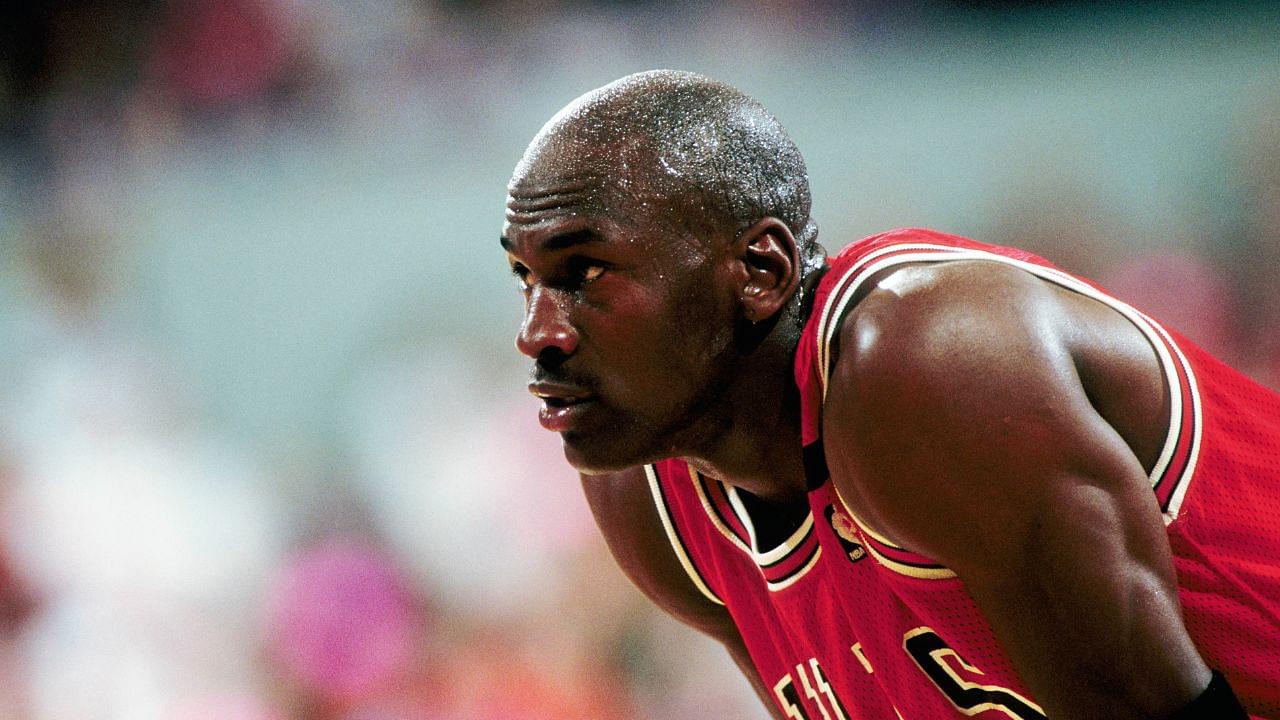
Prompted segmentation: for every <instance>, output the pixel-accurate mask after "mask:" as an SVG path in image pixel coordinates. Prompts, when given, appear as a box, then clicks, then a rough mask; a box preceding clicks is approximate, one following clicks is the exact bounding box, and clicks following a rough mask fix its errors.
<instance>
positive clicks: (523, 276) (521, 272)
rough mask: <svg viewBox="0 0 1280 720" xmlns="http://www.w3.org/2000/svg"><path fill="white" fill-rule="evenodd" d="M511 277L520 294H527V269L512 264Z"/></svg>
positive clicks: (518, 264)
mask: <svg viewBox="0 0 1280 720" xmlns="http://www.w3.org/2000/svg"><path fill="white" fill-rule="evenodd" d="M511 276H512V277H514V278H515V279H516V286H517V287H519V288H520V292H529V268H527V267H525V266H523V265H521V264H520V263H512V265H511Z"/></svg>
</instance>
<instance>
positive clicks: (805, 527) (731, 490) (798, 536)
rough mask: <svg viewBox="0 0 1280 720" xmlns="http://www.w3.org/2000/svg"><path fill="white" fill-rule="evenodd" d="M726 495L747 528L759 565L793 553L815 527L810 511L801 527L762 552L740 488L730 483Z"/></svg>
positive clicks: (768, 563)
mask: <svg viewBox="0 0 1280 720" xmlns="http://www.w3.org/2000/svg"><path fill="white" fill-rule="evenodd" d="M725 495H727V496H728V497H729V504H730V505H732V506H733V509H734V514H735V515H737V516H738V521H739V522H741V523H742V525H743V527H745V528H746V529H747V537H748V538H750V540H751V557H752V559H754V560H755V561H756V564H757V565H772V564H774V563H776V562H777V561H779V560H781V559H782V558H784V557H786V556H788V555H790V554H791V552H792V551H793V550H795V549H796V548H797V547H799V545H800V543H802V542H804V539H805V538H806V537H808V536H809V531H810V530H811V529H812V528H813V512H812V511H810V512H809V514H808V515H806V516H805V518H804V522H802V523H800V527H798V528H796V529H795V531H794V532H792V533H791V535H790V536H789V537H788V538H787V539H786V540H783V541H782V542H781V543H779V544H778V545H777V547H773V548H770V549H769V550H766V551H764V552H760V542H759V541H758V540H756V528H755V526H754V525H752V523H751V514H750V513H748V512H747V507H746V505H744V504H743V503H742V498H741V497H740V496H739V495H738V488H737V487H735V486H733V485H729V486H726V487H725Z"/></svg>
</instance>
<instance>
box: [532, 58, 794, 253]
mask: <svg viewBox="0 0 1280 720" xmlns="http://www.w3.org/2000/svg"><path fill="white" fill-rule="evenodd" d="M556 182H565V183H569V184H581V183H584V182H585V183H588V184H590V185H592V186H593V187H595V188H596V190H595V192H597V193H598V194H599V195H600V198H599V200H600V204H601V205H602V206H604V207H608V208H616V207H618V202H617V201H619V200H621V201H624V202H626V201H631V202H630V203H628V204H631V205H634V204H635V201H639V202H640V203H642V204H643V203H645V202H649V201H653V202H655V203H658V204H660V205H663V206H667V207H669V208H671V209H673V210H678V211H679V214H681V215H683V217H680V218H670V219H674V220H678V221H679V222H681V223H683V224H685V225H686V226H691V225H692V226H697V227H706V226H711V227H722V228H723V229H725V230H726V231H733V230H737V229H741V228H745V227H747V226H749V225H751V224H752V223H754V222H756V221H757V220H760V219H761V218H764V217H776V218H778V219H779V220H782V221H783V222H784V223H786V225H787V226H788V227H789V228H790V229H791V232H792V234H794V235H795V237H796V240H797V243H798V244H799V245H800V248H801V253H802V255H803V256H806V257H807V256H809V255H811V254H813V253H814V252H815V248H816V239H817V228H816V226H815V225H814V223H813V222H812V221H811V219H810V217H809V210H810V196H809V181H808V175H807V173H806V170H805V165H804V159H803V158H802V157H801V156H800V152H799V150H798V149H797V148H796V146H795V144H794V143H793V142H792V141H791V139H790V138H789V137H787V134H786V132H785V131H784V130H783V129H782V126H781V125H780V124H779V123H778V121H777V120H776V119H775V118H774V117H773V116H772V115H770V114H769V112H768V111H767V110H765V109H764V107H763V106H762V105H761V104H760V103H758V102H756V101H755V100H753V99H752V98H750V97H748V96H747V95H745V94H743V93H742V92H741V91H739V90H737V89H735V88H733V87H730V86H728V85H725V84H723V83H720V82H717V81H715V80H712V79H710V78H706V77H703V76H701V75H695V74H692V73H685V72H676V71H670V70H655V71H650V72H644V73H637V74H635V75H628V76H627V77H624V78H622V79H620V80H616V81H614V82H612V83H610V84H608V85H605V86H604V87H601V88H598V89H596V90H593V91H591V92H589V93H587V94H585V95H583V96H581V97H579V98H578V99H576V100H574V101H573V102H571V103H570V104H569V105H567V106H566V107H565V108H564V109H562V110H561V111H560V112H558V113H557V114H556V115H555V116H554V117H552V118H551V120H549V121H548V122H547V124H546V125H544V126H543V128H542V130H540V131H539V132H538V134H537V136H536V137H535V138H534V139H533V142H532V143H530V145H529V148H528V149H527V150H526V151H525V154H524V157H523V158H521V160H520V163H519V164H518V165H517V166H516V170H515V174H514V175H513V177H512V180H511V185H510V188H509V189H510V192H511V194H512V197H520V196H521V194H522V193H523V192H524V191H525V190H526V188H538V191H537V192H538V194H540V195H545V194H546V188H547V187H548V185H549V184H551V185H554V184H555V183H556Z"/></svg>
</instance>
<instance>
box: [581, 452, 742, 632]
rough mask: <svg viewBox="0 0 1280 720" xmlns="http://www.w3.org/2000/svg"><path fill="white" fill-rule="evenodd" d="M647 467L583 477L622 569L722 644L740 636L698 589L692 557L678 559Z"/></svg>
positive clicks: (661, 602)
mask: <svg viewBox="0 0 1280 720" xmlns="http://www.w3.org/2000/svg"><path fill="white" fill-rule="evenodd" d="M652 480H653V478H651V476H650V474H649V472H648V471H647V470H646V468H645V467H644V466H639V467H634V468H629V469H627V470H623V471H620V472H615V473H607V474H603V475H583V476H582V489H583V492H584V493H585V494H586V497H587V503H588V505H589V506H590V507H591V512H592V514H593V515H594V516H595V519H596V524H597V525H599V527H600V531H601V533H602V534H603V535H604V539H605V542H606V543H607V544H608V546H609V550H610V552H611V553H612V554H613V557H614V559H615V560H616V561H617V563H618V565H619V567H621V568H622V570H623V572H624V573H626V575H627V577H629V578H630V579H631V581H632V582H633V583H634V584H635V585H636V587H638V588H639V589H640V591H641V592H643V593H644V594H645V595H646V596H647V597H649V599H650V600H652V601H653V602H654V603H655V604H657V605H658V606H659V607H661V608H662V609H663V610H665V611H666V612H667V613H669V614H670V615H672V616H673V617H675V618H676V619H677V620H680V621H681V622H684V623H685V624H687V625H690V626H691V627H694V628H696V629H698V630H701V631H702V632H704V633H706V634H708V635H711V636H712V637H715V638H716V639H718V640H721V641H729V640H731V639H733V638H735V637H736V636H737V631H736V629H735V628H734V625H733V621H732V619H731V618H730V616H729V613H728V612H727V611H726V610H725V608H724V606H723V605H720V604H717V603H716V602H713V601H712V600H711V599H710V598H708V597H707V595H706V594H704V593H703V592H702V591H701V590H700V589H699V588H698V587H697V586H696V585H695V581H694V578H693V577H692V573H693V572H695V571H692V570H691V569H690V568H688V567H687V566H686V563H687V562H688V559H687V558H683V557H680V556H678V555H677V549H676V548H675V547H674V546H673V544H672V541H671V539H670V535H669V529H668V528H667V527H666V526H665V523H667V522H669V519H667V518H664V517H663V515H662V514H661V511H660V509H659V507H658V504H657V501H656V498H655V496H654V492H655V490H654V488H653V487H652V486H651V481H652Z"/></svg>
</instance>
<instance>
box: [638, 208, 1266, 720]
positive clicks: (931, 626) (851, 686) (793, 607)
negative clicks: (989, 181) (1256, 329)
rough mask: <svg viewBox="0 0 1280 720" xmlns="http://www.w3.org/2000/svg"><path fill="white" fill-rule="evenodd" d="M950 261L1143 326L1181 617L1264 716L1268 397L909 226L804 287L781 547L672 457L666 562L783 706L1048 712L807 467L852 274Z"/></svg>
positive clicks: (666, 479) (987, 252) (1159, 330)
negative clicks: (1160, 387) (791, 528)
mask: <svg viewBox="0 0 1280 720" xmlns="http://www.w3.org/2000/svg"><path fill="white" fill-rule="evenodd" d="M949 260H988V261H994V262H1000V263H1005V264H1008V265H1013V266H1015V267H1019V268H1022V269H1023V270H1025V271H1027V272H1030V273H1032V274H1034V275H1037V276H1038V277H1040V278H1042V279H1043V280H1045V281H1046V282H1050V283H1054V284H1055V285H1058V286H1061V287H1064V288H1067V289H1069V290H1071V291H1074V292H1078V293H1081V294H1083V295H1087V296H1089V297H1092V298H1095V299H1097V300H1099V301H1100V302H1103V303H1106V304H1107V305H1110V306H1111V307H1113V308H1115V309H1116V310H1117V311H1118V312H1120V313H1121V314H1123V315H1124V316H1125V317H1126V318H1128V319H1129V320H1130V321H1131V322H1132V323H1133V324H1134V325H1135V326H1136V327H1137V328H1138V329H1139V330H1141V331H1142V333H1143V334H1144V335H1146V337H1147V339H1148V341H1149V342H1150V343H1151V345H1152V347H1153V348H1155V350H1156V352H1157V354H1158V356H1159V358H1160V361H1161V364H1162V365H1163V368H1164V375H1165V378H1166V381H1167V382H1168V385H1169V390H1170V393H1171V398H1172V403H1171V404H1172V409H1171V414H1170V423H1169V432H1168V436H1167V439H1166V442H1165V445H1164V448H1163V452H1162V453H1161V455H1160V458H1159V461H1158V462H1157V464H1156V467H1155V468H1154V469H1153V471H1152V473H1151V484H1152V490H1153V492H1155V494H1156V496H1157V498H1158V499H1159V502H1160V507H1161V508H1162V510H1163V512H1164V515H1165V521H1166V525H1167V527H1168V537H1169V543H1170V545H1171V547H1172V549H1173V555H1174V562H1175V565H1176V568H1177V573H1178V584H1179V591H1180V593H1179V594H1180V598H1181V601H1182V608H1183V614H1184V618H1185V621H1186V625H1187V629H1188V630H1189V631H1190V633H1191V637H1192V638H1193V639H1194V641H1195V644H1196V646H1197V647H1198V648H1199V650H1200V652H1201V654H1202V655H1203V656H1204V658H1205V660H1206V661H1207V662H1208V663H1209V665H1210V666H1212V667H1215V668H1218V669H1220V670H1222V671H1223V673H1224V674H1225V675H1226V676H1227V678H1228V680H1229V681H1230V682H1231V684H1232V685H1233V687H1234V688H1235V690H1236V693H1237V694H1238V695H1239V696H1240V698H1241V700H1242V701H1243V702H1244V704H1245V706H1246V707H1247V708H1248V709H1249V711H1250V712H1251V713H1253V714H1254V715H1258V716H1266V717H1280V396H1277V395H1276V394H1275V393H1273V392H1271V391H1269V390H1267V389H1265V388H1263V387H1261V386H1259V385H1257V384H1255V383H1254V382H1252V381H1250V380H1249V379H1247V378H1245V377H1244V376H1242V375H1241V374H1239V373H1238V372H1236V371H1235V370H1232V369H1231V368H1229V367H1227V366H1226V365H1224V364H1222V363H1221V362H1219V361H1217V360H1216V359H1214V358H1213V357H1211V356H1209V355H1208V354H1207V353H1205V352H1204V351H1202V350H1200V349H1199V348H1197V347H1195V346H1194V345H1192V344H1191V343H1189V342H1187V341H1186V340H1185V339H1183V338H1181V337H1179V336H1178V335H1177V334H1176V333H1173V332H1170V331H1169V330H1167V329H1165V328H1163V327H1161V326H1160V325H1159V324H1158V323H1156V322H1155V321H1153V320H1152V319H1150V318H1149V317H1147V316H1146V315H1144V314H1142V313H1141V312H1139V311H1138V310H1135V309H1133V308H1132V307H1129V306H1128V305H1125V304H1124V303H1121V302H1119V301H1118V300H1116V299H1114V298H1112V297H1110V296H1109V295H1107V294H1106V293H1105V292H1104V291H1102V290H1101V289H1099V288H1097V287H1096V286H1094V285H1092V284H1091V283H1088V282H1086V281H1084V280H1081V279H1079V278H1076V277H1074V276H1072V275H1069V274H1067V273H1065V272H1062V271H1061V270H1058V269H1056V268H1054V267H1053V266H1051V265H1050V264H1049V263H1048V262H1046V261H1044V260H1042V259H1040V258H1038V257H1035V256H1034V255H1031V254H1029V253H1025V252H1022V251H1018V250H1012V249H1008V248H1000V247H994V246H989V245H983V244H981V243H977V242H974V241H972V240H967V239H965V238H960V237H956V236H952V235H944V234H941V233H937V232H933V231H930V230H920V229H903V230H894V231H891V232H888V233H884V234H881V235H876V236H872V237H870V238H866V239H864V240H861V241H858V242H856V243H853V244H852V245H850V246H848V247H847V248H845V249H844V251H843V252H841V253H840V254H839V255H838V256H836V257H835V258H833V259H831V261H830V263H829V264H830V269H829V271H828V272H827V274H826V275H825V276H824V277H823V278H822V281H821V282H820V284H819V285H818V288H817V290H816V296H815V298H814V303H815V304H814V309H813V312H812V314H811V316H810V318H809V320H808V322H807V324H806V326H805V329H804V335H803V338H802V340H801V343H800V347H799V349H798V351H797V354H796V362H795V373H796V382H797V385H798V387H799V389H800V393H801V406H802V408H801V411H802V413H803V432H804V436H803V441H804V444H805V452H806V460H807V461H809V465H810V467H811V469H812V472H811V478H810V479H811V481H812V482H811V486H814V489H813V490H811V491H810V493H809V504H810V513H809V515H808V517H807V518H806V519H805V520H804V522H803V523H802V524H801V526H800V527H799V529H797V530H796V531H795V532H794V533H793V534H792V535H791V536H790V537H789V538H788V539H787V540H786V541H784V542H783V543H782V544H780V545H778V546H776V547H771V548H762V547H760V546H759V543H757V542H756V533H755V530H754V528H753V526H752V523H751V518H750V516H749V514H748V511H747V506H746V504H744V501H743V498H742V496H741V495H740V494H739V493H738V491H737V490H736V489H735V488H733V487H731V486H727V485H724V484H722V483H720V482H718V481H716V480H714V479H711V478H707V477H703V476H700V475H699V474H698V473H697V472H696V471H694V470H692V469H691V468H689V467H688V466H687V465H686V464H685V463H684V462H683V461H680V460H674V459H673V460H665V461H663V462H660V463H657V464H655V465H653V466H650V467H649V468H648V469H647V470H648V473H649V481H650V486H651V489H652V490H653V494H654V498H655V501H656V505H657V508H658V512H659V514H660V515H661V517H662V521H663V524H664V525H665V527H666V529H667V533H668V535H669V537H670V539H671V541H672V546H673V548H674V550H675V552H676V555H677V557H678V558H679V560H680V562H681V564H682V565H683V566H684V568H685V570H686V571H687V572H688V574H689V577H690V580H691V581H692V582H693V583H694V584H695V585H696V586H697V587H698V589H699V590H700V591H701V592H702V593H703V594H704V595H706V597H707V598H709V599H710V600H712V601H713V602H716V603H719V604H721V605H724V606H725V607H726V608H727V610H728V611H729V613H730V614H731V615H732V616H733V618H734V621H735V623H736V624H737V626H738V628H739V630H740V631H741V634H742V637H743V639H744V641H745V643H746V646H747V648H748V650H749V651H750V653H751V657H752V660H753V661H754V662H755V665H756V668H757V669H758V670H759V672H760V676H761V677H762V678H763V679H764V681H765V683H766V684H767V685H768V687H769V688H771V689H772V691H773V696H774V700H775V702H776V703H777V704H778V706H779V707H781V708H782V710H783V712H784V713H785V714H786V716H787V717H790V718H795V719H796V720H806V719H807V720H819V719H821V720H851V719H852V718H877V719H878V718H886V719H892V718H895V717H896V718H902V719H904V720H928V719H930V718H959V717H979V718H1008V717H1013V718H1039V717H1043V715H1044V713H1043V710H1042V709H1041V708H1040V707H1039V706H1038V705H1037V704H1036V702H1035V698H1033V697H1032V696H1031V694H1030V693H1029V692H1028V691H1027V690H1026V688H1025V686H1024V685H1023V683H1022V681H1021V680H1020V679H1019V678H1018V676H1017V674H1016V673H1015V671H1014V669H1013V666H1012V664H1011V663H1010V661H1009V659H1008V657H1007V656H1006V654H1005V652H1004V650H1003V649H1002V647H1001V645H1000V643H999V642H998V641H997V640H996V638H995V637H994V635H993V634H992V632H991V630H990V628H989V627H988V626H987V623H986V621H985V620H984V619H983V617H982V614H981V613H980V612H979V611H978V608H977V606H976V605H975V604H974V602H973V600H972V598H970V596H969V594H968V593H967V592H966V590H965V588H964V586H963V585H962V584H961V582H960V581H959V579H957V578H956V576H955V575H954V573H952V572H951V571H950V570H948V569H947V568H945V567H942V566H940V565H938V564H937V563H934V562H932V561H930V560H929V559H928V558H925V557H922V556H920V555H917V554H915V553H913V552H911V551H910V550H909V549H906V548H902V547H898V546H895V545H894V544H893V543H891V542H888V541H887V540H886V539H884V538H882V537H877V536H876V535H875V534H874V533H872V532H869V531H868V530H867V529H866V528H865V527H863V526H862V525H861V524H860V523H859V522H858V519H857V514H856V508H847V507H845V506H844V505H843V504H842V502H841V501H840V499H839V498H838V497H837V496H836V495H835V493H834V492H833V491H832V489H831V484H830V482H829V481H827V479H826V472H825V466H824V464H823V463H822V461H821V457H822V453H821V442H822V440H821V437H820V427H821V422H820V420H821V413H822V399H823V396H824V393H825V383H826V378H827V373H828V370H829V368H828V363H829V361H830V347H831V343H832V342H833V340H834V338H835V337H836V336H837V333H838V329H839V326H840V323H841V321H842V319H843V318H844V316H845V314H846V313H847V312H848V311H849V309H850V308H851V304H852V303H851V299H852V298H853V297H854V295H855V293H856V292H857V290H858V288H859V286H860V285H861V284H862V283H863V282H865V281H866V279H867V278H868V277H870V276H871V275H872V274H874V273H876V272H878V271H880V270H883V269H886V268H890V267H893V266H895V265H899V264H903V263H926V262H945V261H949Z"/></svg>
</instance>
